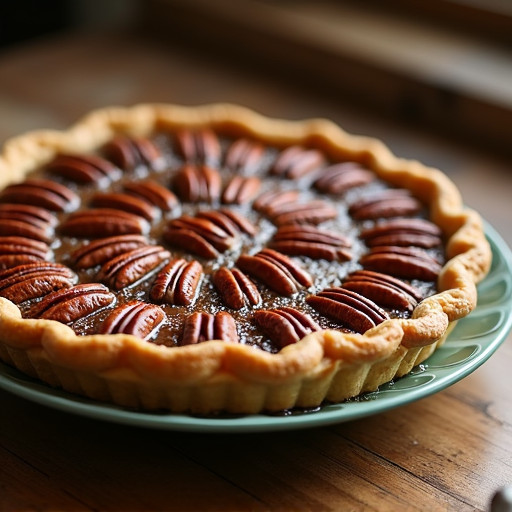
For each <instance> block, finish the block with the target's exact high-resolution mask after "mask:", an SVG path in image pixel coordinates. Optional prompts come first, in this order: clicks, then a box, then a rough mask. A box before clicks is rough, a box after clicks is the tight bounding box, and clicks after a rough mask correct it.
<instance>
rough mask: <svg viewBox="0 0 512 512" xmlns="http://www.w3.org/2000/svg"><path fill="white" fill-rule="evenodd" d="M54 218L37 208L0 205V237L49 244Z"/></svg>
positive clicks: (7, 204) (47, 212) (42, 209)
mask: <svg viewBox="0 0 512 512" xmlns="http://www.w3.org/2000/svg"><path fill="white" fill-rule="evenodd" d="M56 222H57V220H56V217H55V216H54V215H53V214H52V213H50V212H49V211H47V210H45V209H44V208H40V207H37V206H30V205H26V204H9V203H6V204H0V236H4V237H5V236H15V237H16V236H17V237H24V238H30V239H33V240H38V241H41V242H46V243H48V242H50V241H51V240H52V238H53V226H54V224H55V223H56Z"/></svg>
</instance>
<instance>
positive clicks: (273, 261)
mask: <svg viewBox="0 0 512 512" xmlns="http://www.w3.org/2000/svg"><path fill="white" fill-rule="evenodd" d="M236 265H237V266H238V267H239V268H240V269H241V270H242V271H244V272H245V273H247V274H249V275H250V276H251V277H254V278H255V279H257V280H258V281H261V282H262V283H263V284H265V285H266V286H267V287H268V288H270V289H271V290H273V291H275V292H276V293H278V294H279V295H284V296H289V295H293V294H294V293H296V292H297V291H299V289H300V288H302V287H308V286H311V285H312V284H313V281H312V279H311V276H310V275H309V274H308V273H307V272H306V271H305V270H303V269H302V268H301V267H300V266H299V265H297V264H296V263H295V262H294V261H293V260H291V259H290V258H288V256H285V255H284V254H281V253H280V252H277V251H274V250H273V249H263V250H262V251H260V252H258V253H256V254H255V255H254V256H250V255H248V254H242V255H241V256H240V257H239V258H238V260H237V262H236Z"/></svg>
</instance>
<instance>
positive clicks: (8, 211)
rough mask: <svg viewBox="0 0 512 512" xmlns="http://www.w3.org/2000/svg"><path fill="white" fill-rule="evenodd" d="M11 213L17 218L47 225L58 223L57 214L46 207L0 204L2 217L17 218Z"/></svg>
mask: <svg viewBox="0 0 512 512" xmlns="http://www.w3.org/2000/svg"><path fill="white" fill-rule="evenodd" d="M11 215H14V216H16V215H17V216H18V217H17V218H19V219H23V220H25V221H26V222H30V223H33V224H40V225H47V226H55V225H56V224H57V217H56V216H55V214H54V213H52V212H49V211H48V210H46V209H45V208H41V207H39V206H34V205H29V204H16V203H14V204H10V203H4V204H0V218H1V219H3V218H16V217H10V216H11Z"/></svg>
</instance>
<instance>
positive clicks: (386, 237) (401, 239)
mask: <svg viewBox="0 0 512 512" xmlns="http://www.w3.org/2000/svg"><path fill="white" fill-rule="evenodd" d="M359 237H360V238H361V239H363V240H364V241H365V243H366V245H367V246H368V247H375V246H378V245H399V246H405V247H410V246H414V247H422V248H424V249H431V248H433V247H437V246H439V245H441V243H442V239H441V230H440V229H439V227H438V226H436V225H435V224H434V223H433V222H430V221H428V220H424V219H414V218H413V219H392V220H388V221H384V222H379V223H378V224H376V225H375V226H373V227H371V228H367V229H364V230H363V231H361V233H360V235H359Z"/></svg>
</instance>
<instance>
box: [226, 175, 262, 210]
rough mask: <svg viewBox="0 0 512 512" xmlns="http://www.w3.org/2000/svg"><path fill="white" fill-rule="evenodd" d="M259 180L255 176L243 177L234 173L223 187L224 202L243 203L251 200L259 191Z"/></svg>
mask: <svg viewBox="0 0 512 512" xmlns="http://www.w3.org/2000/svg"><path fill="white" fill-rule="evenodd" d="M260 187H261V180H260V179H259V178H256V177H255V176H250V177H244V176H240V175H238V174H235V175H234V176H233V177H232V178H231V180H230V181H229V183H228V184H227V185H226V187H225V188H224V192H223V193H222V202H223V203H224V204H245V203H248V202H249V201H252V200H253V199H254V198H255V197H256V195H257V194H258V192H259V191H260Z"/></svg>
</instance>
